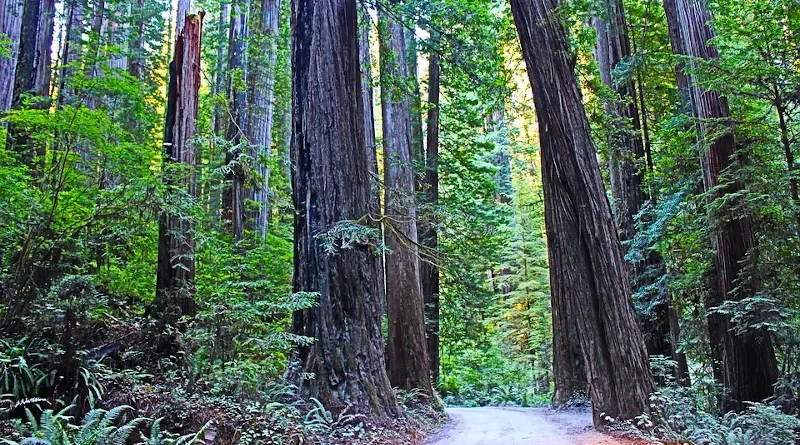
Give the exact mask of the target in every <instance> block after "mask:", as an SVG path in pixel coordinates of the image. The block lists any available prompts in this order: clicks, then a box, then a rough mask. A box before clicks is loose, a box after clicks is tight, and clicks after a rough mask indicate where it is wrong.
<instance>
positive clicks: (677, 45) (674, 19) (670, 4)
mask: <svg viewBox="0 0 800 445" xmlns="http://www.w3.org/2000/svg"><path fill="white" fill-rule="evenodd" d="M663 5H664V15H665V17H666V19H667V29H668V31H669V42H670V46H671V47H672V53H673V54H675V55H676V56H685V55H686V49H685V48H684V45H683V38H682V37H681V20H680V16H679V14H678V0H663ZM675 79H676V81H677V85H678V94H679V95H680V98H681V106H682V107H684V108H685V111H687V112H688V111H689V106H690V99H689V77H688V76H687V75H686V72H685V63H684V62H683V60H681V59H678V60H677V62H676V63H675Z"/></svg>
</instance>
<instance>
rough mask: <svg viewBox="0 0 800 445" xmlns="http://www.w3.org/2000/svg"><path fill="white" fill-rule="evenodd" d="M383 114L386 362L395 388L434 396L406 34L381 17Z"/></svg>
mask: <svg viewBox="0 0 800 445" xmlns="http://www.w3.org/2000/svg"><path fill="white" fill-rule="evenodd" d="M378 15H379V18H380V21H381V23H380V24H379V25H378V30H379V33H378V36H379V40H380V59H381V60H380V62H381V63H380V65H381V102H382V104H381V105H382V106H381V109H382V112H383V159H384V164H383V171H384V186H385V195H384V196H385V198H384V199H385V200H384V202H385V203H386V219H385V220H384V221H385V223H384V236H385V242H386V247H388V248H389V249H390V251H391V253H389V254H388V255H386V304H387V313H388V318H389V340H388V343H387V357H386V364H387V369H388V372H389V380H390V381H391V382H392V385H393V386H399V387H402V388H405V389H414V388H419V389H421V390H423V391H425V392H426V393H427V394H433V390H432V388H431V375H430V367H429V366H430V365H429V363H428V354H427V349H426V348H427V347H426V340H425V320H424V318H423V313H424V312H423V302H422V288H421V287H420V275H419V250H418V245H417V243H418V235H417V207H416V198H415V192H416V181H415V175H414V164H413V162H414V159H413V154H412V150H413V148H412V134H411V114H410V105H409V102H410V100H409V92H408V91H406V90H405V85H406V83H405V81H406V80H407V79H408V73H407V71H406V70H407V65H406V60H405V50H406V43H405V30H404V28H403V25H402V24H401V23H400V22H398V21H396V20H395V19H394V18H392V17H391V16H390V15H389V14H386V13H384V12H383V11H380V12H379V13H378Z"/></svg>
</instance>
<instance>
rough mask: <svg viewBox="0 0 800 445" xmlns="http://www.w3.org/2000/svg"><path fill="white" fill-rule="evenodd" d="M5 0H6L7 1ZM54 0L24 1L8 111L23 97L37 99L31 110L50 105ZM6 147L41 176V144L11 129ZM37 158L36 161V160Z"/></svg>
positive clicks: (19, 130)
mask: <svg viewBox="0 0 800 445" xmlns="http://www.w3.org/2000/svg"><path fill="white" fill-rule="evenodd" d="M6 1H8V0H6ZM54 14H55V0H23V11H22V22H21V27H20V38H19V52H18V55H17V64H16V67H15V68H16V69H15V74H14V89H13V94H12V99H11V108H14V109H18V108H21V107H22V105H23V97H24V96H25V95H27V94H30V95H32V96H34V97H35V98H36V101H35V102H34V103H33V107H34V108H37V109H47V107H48V106H49V105H50V101H49V100H48V99H49V95H50V59H51V50H50V48H51V46H52V43H53V16H54ZM7 143H8V146H9V147H10V148H11V149H12V150H14V151H17V152H18V153H20V154H21V159H22V162H23V163H24V164H25V165H27V166H28V167H30V168H31V172H32V173H33V174H34V175H40V174H41V171H42V165H43V162H44V145H42V144H35V143H34V141H33V140H31V139H30V137H29V136H28V135H27V134H26V133H25V132H24V131H23V130H22V129H19V128H16V127H14V126H10V128H9V130H8V141H7ZM37 158H38V162H36V161H35V160H36V159H37Z"/></svg>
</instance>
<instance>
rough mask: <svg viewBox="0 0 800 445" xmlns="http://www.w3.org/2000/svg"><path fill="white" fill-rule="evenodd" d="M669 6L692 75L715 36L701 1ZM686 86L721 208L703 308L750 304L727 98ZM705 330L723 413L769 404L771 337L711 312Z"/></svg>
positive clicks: (748, 247) (744, 224) (709, 183)
mask: <svg viewBox="0 0 800 445" xmlns="http://www.w3.org/2000/svg"><path fill="white" fill-rule="evenodd" d="M665 3H666V2H665ZM674 5H675V8H676V9H675V11H673V14H674V12H677V19H678V24H679V29H680V38H681V42H680V45H674V46H673V47H676V46H677V47H679V48H682V49H683V51H685V54H686V55H687V56H690V57H691V59H690V60H689V62H687V63H688V65H689V68H697V67H696V65H698V61H713V60H716V59H718V58H719V54H718V53H717V50H716V48H714V47H713V46H712V45H710V44H709V43H708V42H709V40H711V39H713V38H714V30H713V29H712V28H711V25H710V24H709V22H710V20H711V13H710V12H709V11H708V9H707V8H706V6H705V4H704V2H702V1H696V0H676V1H675V3H674ZM668 15H669V14H668ZM687 83H688V87H689V97H690V99H691V105H692V111H693V114H694V116H695V117H696V118H697V125H696V128H697V135H698V144H699V146H700V152H701V159H700V161H701V166H702V170H703V184H704V187H705V190H706V192H709V193H711V194H712V196H711V198H712V199H723V200H725V202H726V204H725V205H724V206H723V207H722V208H720V209H719V210H717V211H716V214H715V215H712V217H713V219H712V221H711V222H712V224H714V228H715V230H714V235H713V238H712V240H711V242H712V245H713V248H714V252H715V255H714V264H713V278H714V284H715V286H714V288H713V289H712V290H711V292H710V295H709V296H708V298H707V301H706V306H707V307H708V309H709V310H712V309H714V308H716V307H717V306H719V305H720V304H722V303H723V302H725V301H736V300H741V299H743V298H748V297H752V296H754V295H756V294H757V293H758V291H759V288H760V283H759V282H758V279H757V278H756V277H747V276H742V270H743V267H744V262H745V261H746V257H747V255H748V254H749V253H752V252H753V251H754V250H755V249H756V245H755V235H754V232H753V222H752V220H751V218H750V217H749V215H748V214H747V213H746V212H742V211H741V210H740V209H741V207H742V206H741V205H740V204H741V199H742V198H741V197H737V195H738V194H740V193H741V192H742V191H743V190H744V188H745V185H744V183H743V182H742V181H741V180H740V179H739V178H736V177H735V176H734V177H731V176H727V175H731V174H733V175H735V172H736V170H737V167H738V166H740V165H742V164H744V163H746V162H747V159H746V155H745V154H743V153H742V152H741V150H739V148H738V147H737V145H736V140H735V137H734V131H733V121H732V119H731V113H730V108H729V106H728V101H727V99H726V98H725V97H724V96H722V94H720V93H719V92H718V91H714V90H707V89H705V88H704V87H703V86H702V85H701V84H700V83H699V81H698V78H697V75H696V69H692V70H691V72H690V73H688V74H687ZM723 172H726V173H725V175H723ZM708 330H709V339H710V342H711V356H712V359H713V366H714V373H715V376H716V377H717V379H718V380H720V381H721V382H722V384H723V386H724V387H725V389H726V390H727V394H726V395H725V397H724V398H723V406H722V408H723V410H725V411H730V410H742V409H745V408H746V405H744V402H745V401H761V400H763V399H765V398H767V397H770V396H771V395H772V393H773V385H774V384H775V382H776V380H777V378H778V365H777V361H776V359H775V351H774V349H773V346H772V339H771V335H770V333H769V331H767V329H766V328H760V329H755V328H745V329H743V330H744V332H740V331H742V330H741V329H737V326H736V324H735V323H733V322H732V321H731V318H730V316H729V315H725V314H721V313H717V312H713V311H712V312H710V315H709V317H708Z"/></svg>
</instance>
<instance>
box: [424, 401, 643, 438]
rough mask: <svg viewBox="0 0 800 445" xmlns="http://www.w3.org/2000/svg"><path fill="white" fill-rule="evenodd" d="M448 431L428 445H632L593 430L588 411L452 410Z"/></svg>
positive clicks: (521, 409)
mask: <svg viewBox="0 0 800 445" xmlns="http://www.w3.org/2000/svg"><path fill="white" fill-rule="evenodd" d="M447 414H448V416H449V418H450V419H449V420H448V422H447V425H445V427H444V429H443V430H442V431H441V432H439V434H437V435H436V436H434V437H433V438H431V439H430V440H429V441H428V442H427V445H628V444H634V443H637V442H633V441H629V440H627V439H623V438H617V437H613V436H609V435H605V434H602V433H599V432H597V431H595V430H594V429H593V428H592V415H591V412H589V411H588V410H567V411H554V410H551V409H548V408H448V409H447ZM639 443H640V442H639Z"/></svg>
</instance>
